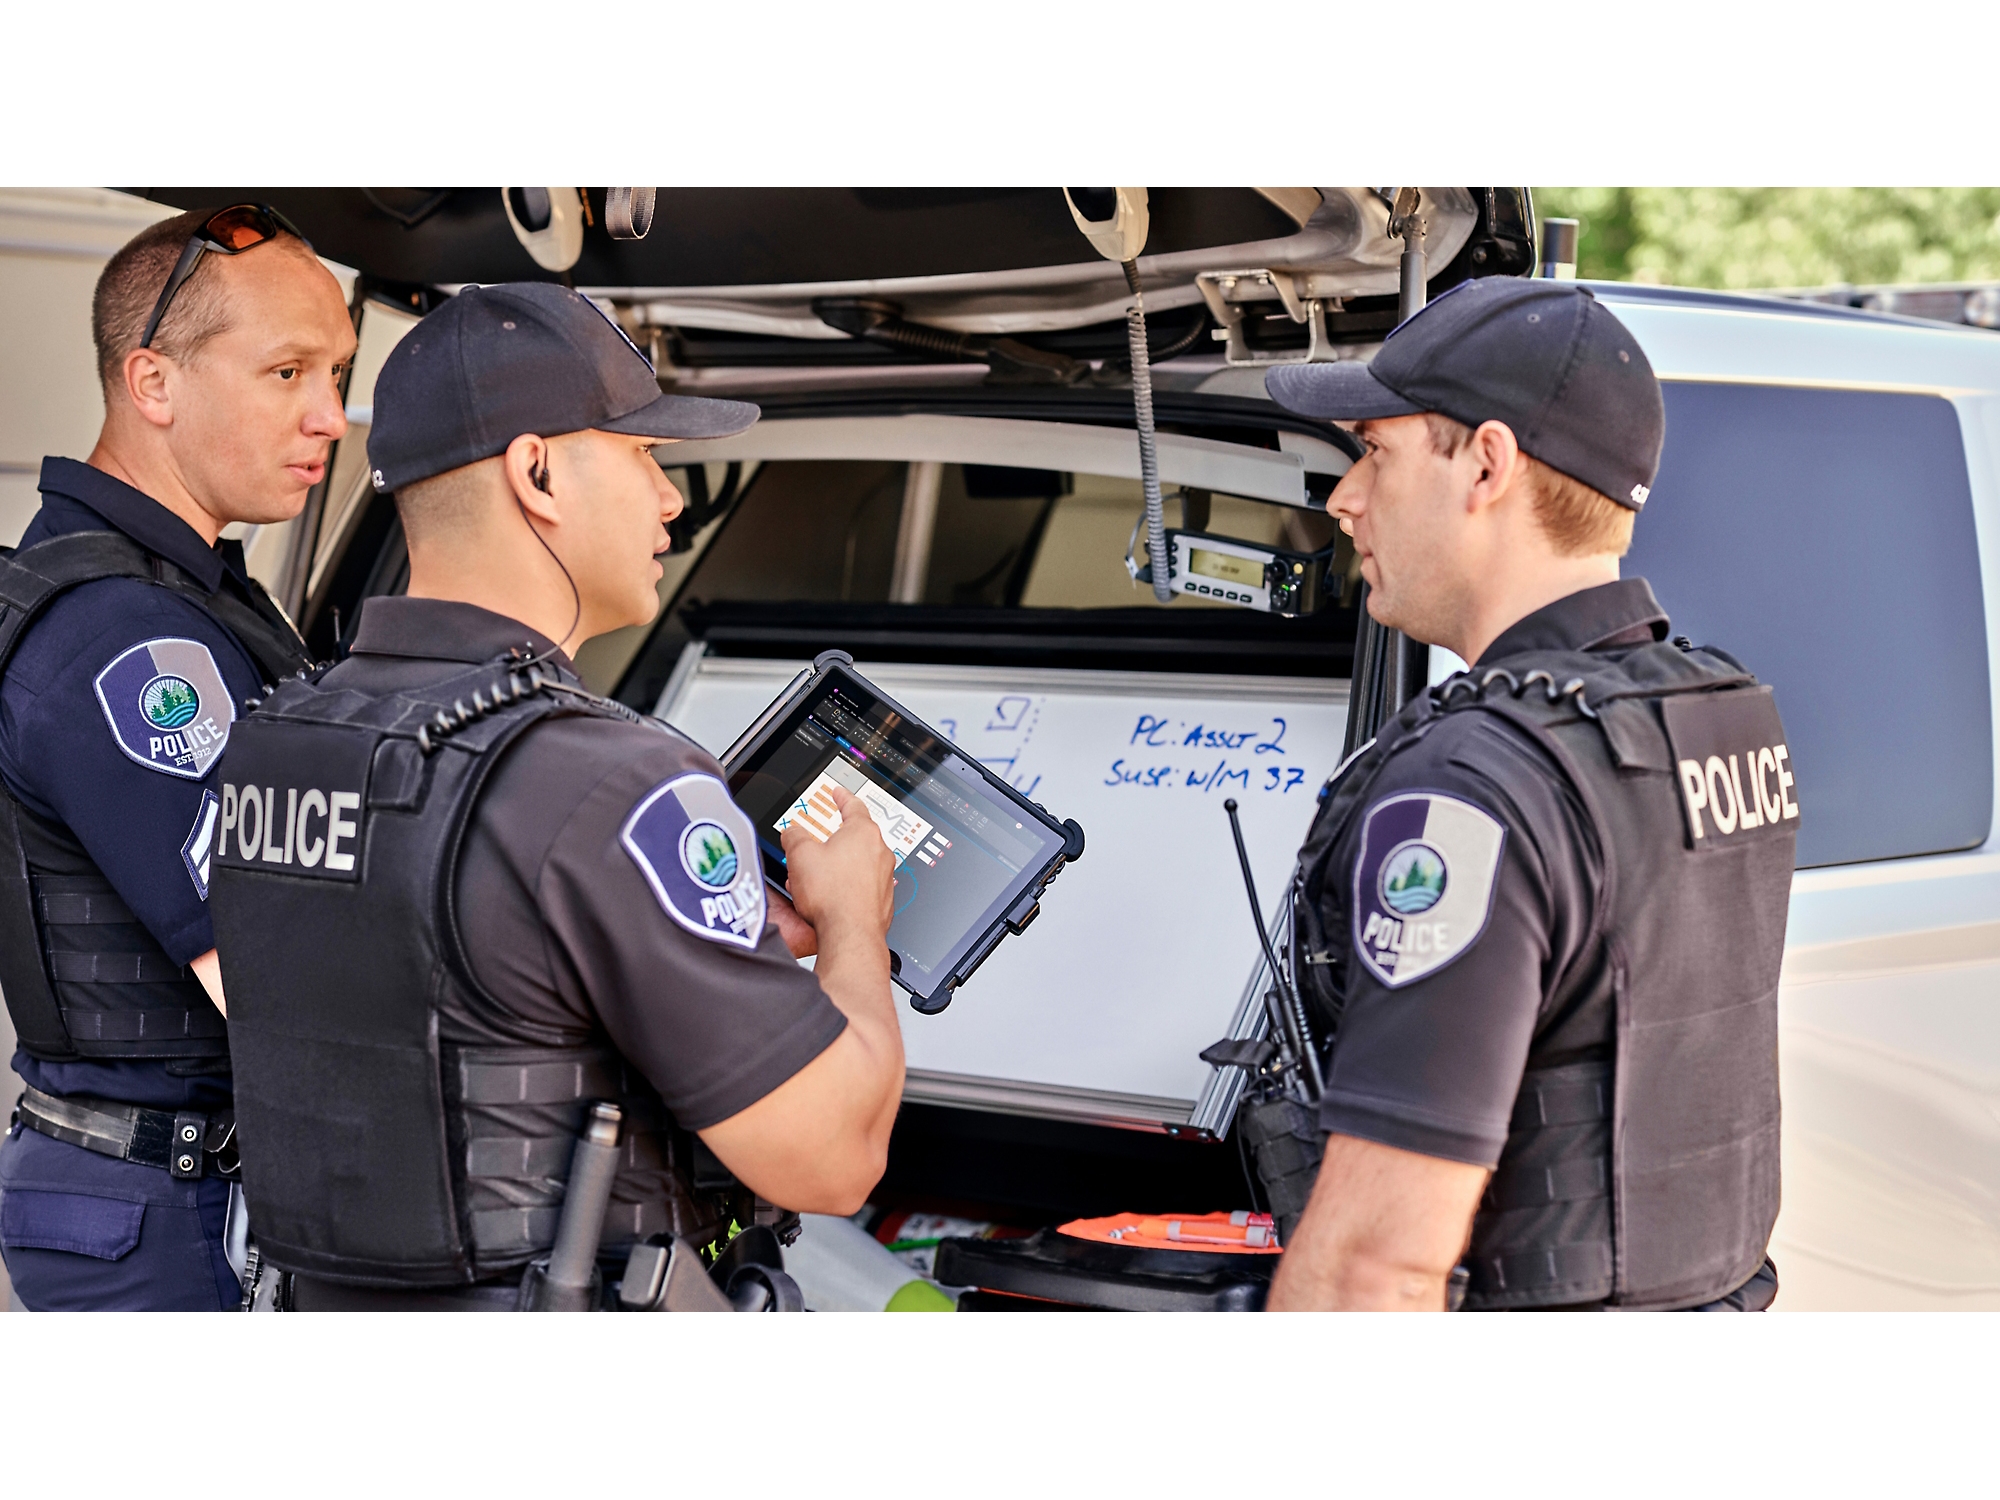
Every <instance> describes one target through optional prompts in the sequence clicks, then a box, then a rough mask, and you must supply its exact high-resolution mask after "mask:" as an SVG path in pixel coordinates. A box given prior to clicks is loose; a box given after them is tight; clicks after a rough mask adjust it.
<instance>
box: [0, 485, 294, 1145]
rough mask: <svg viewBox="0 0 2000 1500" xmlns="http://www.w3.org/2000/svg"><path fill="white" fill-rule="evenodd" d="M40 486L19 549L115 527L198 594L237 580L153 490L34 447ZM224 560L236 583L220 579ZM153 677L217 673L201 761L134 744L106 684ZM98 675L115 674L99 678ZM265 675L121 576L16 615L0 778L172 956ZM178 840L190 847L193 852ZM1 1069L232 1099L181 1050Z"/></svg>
mask: <svg viewBox="0 0 2000 1500" xmlns="http://www.w3.org/2000/svg"><path fill="white" fill-rule="evenodd" d="M41 489H42V508H41V510H40V511H39V512H38V513H37V514H36V516H35V518H34V520H33V521H31V522H30V523H29V525H28V529H27V531H26V533H24V534H23V536H22V538H21V542H20V547H21V548H22V549H25V548H28V547H31V546H33V545H34V544H35V543H37V542H40V541H45V540H47V539H48V538H50V537H57V536H63V535H67V534H69V533H71V532H78V531H121V532H123V533H125V535H127V536H129V537H131V538H132V539H133V540H134V541H136V542H138V543H139V544H140V545H141V546H143V547H145V548H147V549H148V550H149V551H151V552H154V553H156V554H157V555H159V556H161V557H164V558H166V559H167V560H168V561H169V562H172V563H174V564H175V565H177V566H178V567H180V568H182V569H184V570H185V571H186V572H187V573H188V574H190V575H191V576H192V577H194V578H195V579H197V580H198V581H199V582H200V583H201V584H202V585H203V586H204V587H205V588H207V589H208V590H209V591H210V592H211V593H214V592H215V591H217V590H219V589H222V588H225V587H235V586H237V585H240V584H242V583H243V582H244V580H246V579H247V576H248V575H247V574H246V573H245V571H244V566H243V549H242V547H241V546H240V545H239V544H238V543H236V542H233V541H225V542H222V543H219V544H217V545H216V546H214V547H211V546H209V545H208V544H207V543H206V542H204V541H202V539H201V538H200V536H198V535H197V534H196V533H195V531H194V529H193V528H192V527H191V526H189V525H188V524H187V523H186V522H185V521H183V520H181V519H180V517H178V516H176V515H175V514H174V513H173V512H172V511H170V510H168V509H167V508H166V507H165V506H163V505H161V504H160V503H159V502H158V501H156V500H154V499H152V498H151V497H150V496H147V495H145V494H142V493H141V492H140V491H138V490H136V489H133V488H132V487H131V486H130V485H128V484H125V483H124V482H123V481H121V480H118V479H114V478H113V477H112V476H111V475H109V474H106V473H105V472H103V471H102V470H100V469H94V468H92V467H90V466H89V465H88V464H81V463H77V462H75V461H74V460H71V459H66V458H50V459H47V460H45V461H44V462H43V464H42V480H41ZM231 573H233V574H235V575H236V580H237V584H231V583H229V582H228V581H227V575H228V574H231ZM160 643H167V644H165V645H161V644H160ZM155 654H158V655H160V656H161V657H162V659H167V658H168V657H171V659H172V661H173V663H174V664H175V666H176V672H175V673H173V674H166V673H156V672H154V671H153V669H152V668H151V667H150V666H149V665H147V664H148V663H150V662H151V660H152V658H153V656H154V655H155ZM140 658H144V661H143V662H141V661H140ZM135 663H137V665H136V666H135ZM135 673H136V676H135ZM209 673H212V674H213V677H212V678H208V677H207V675H206V674H209ZM155 675H158V676H168V675H172V676H175V677H178V678H181V679H186V680H192V681H194V682H196V683H197V684H198V685H199V686H201V687H206V686H208V682H209V681H212V680H213V679H219V680H220V682H221V684H222V687H223V689H224V690H225V693H226V696H227V698H228V700H229V701H228V702H227V703H225V704H221V705H218V704H215V703H212V702H208V701H206V698H204V701H203V705H202V712H203V716H204V720H211V719H212V720H214V721H216V723H217V727H218V728H219V729H220V730H221V739H220V741H219V742H218V743H213V744H209V745H204V747H203V752H202V753H203V754H204V755H206V756H207V757H208V759H207V760H206V763H205V764H201V765H191V764H177V763H176V762H175V761H174V760H172V759H171V758H169V757H167V756H164V755H160V756H154V755H150V754H149V753H148V751H149V745H148V743H147V742H146V740H145V739H144V738H142V737H141V734H140V732H139V730H138V728H136V727H135V723H136V717H137V714H138V713H139V712H140V710H139V708H138V706H137V698H136V696H135V695H136V693H137V691H138V689H136V688H135V689H134V690H133V692H132V693H125V692H122V691H120V690H118V688H119V686H120V685H122V684H123V683H124V680H125V678H127V677H133V678H134V680H135V681H137V682H140V683H144V682H146V681H147V680H148V679H149V678H150V677H152V676H155ZM102 684H112V685H113V686H112V687H111V688H105V689H104V690H103V691H100V689H101V686H102ZM263 685H264V684H263V678H262V675H261V674H260V673H259V672H258V670H257V667H256V664H255V662H254V661H253V660H252V658H251V656H250V654H249V653H248V652H247V651H246V650H244V648H243V647H242V646H241V645H240V644H239V643H238V642H237V640H236V637H235V636H234V635H232V634H231V633H230V632H229V630H228V629H227V628H225V627H224V626H223V625H222V624H221V623H220V622H219V621H218V620H217V619H216V618H215V617H214V616H213V615H211V614H209V613H208V612H207V611H206V610H204V609H202V608H201V606H200V605H199V604H198V603H197V602H195V601H194V600H192V599H189V598H187V597H186V596H184V595H182V594H179V593H176V592H174V591H173V590H171V589H164V588H159V587H156V586H154V585H152V584H148V583H142V582H139V581H138V580H136V579H129V578H106V579H100V580H99V581H97V582H95V583H86V584H81V585H79V586H78V587H76V588H73V589H70V590H69V591H67V592H66V593H64V594H62V595H61V596H60V597H59V598H57V600H56V601H55V603H54V604H52V605H50V606H49V608H48V610H47V612H46V613H44V614H43V616H42V617H41V619H39V620H37V621H36V622H35V623H34V624H33V625H32V626H30V627H29V629H28V633H27V635H26V636H25V637H24V638H23V639H22V641H21V643H20V645H19V647H18V648H17V649H16V650H15V653H14V657H13V660H12V661H11V662H10V663H9V664H8V667H7V673H6V677H5V679H4V680H0V778H4V779H5V781H6V784H7V789H8V790H9V791H11V792H12V793H13V794H14V796H15V797H17V798H18V799H19V800H20V801H21V802H22V803H23V805H25V806H26V807H27V808H28V809H29V810H30V811H31V812H33V813H35V814H37V815H38V816H40V817H42V818H45V819H48V820H49V821H51V822H55V823H59V824H61V825H62V826H64V827H66V828H67V829H69V831H70V832H71V833H72V834H73V835H75V837H76V839H77V841H78V842H79V843H81V844H82V845H83V847H84V849H85V851H86V852H87V853H88V854H89V855H90V857H91V859H92V860H93V861H95V863H96V865H97V867H98V869H99V870H101V871H102V872H103V873H104V876H105V878H106V879H107V880H109V881H110V882H111V884H112V886H113V887H114V888H115V889H116V890H117V892H118V894H119V896H120V897H121V898H122V899H123V900H124V902H125V904H126V905H127V906H129V907H130V908H131V909H132V912H133V914H134V915H135V916H137V917H138V919H139V921H140V922H142V923H143V924H144V925H145V927H146V929H147V931H149V932H150V933H151V934H152V935H153V937H154V938H155V939H156V940H158V942H159V944H160V946H161V947H162V948H163V949H165V950H166V954H167V957H168V958H170V959H172V960H173V961H174V962H176V963H183V964H184V963H187V962H188V961H189V960H190V959H194V958H198V957H200V956H201V955H202V954H204V953H206V952H207V951H208V950H209V949H211V948H213V947H214V946H215V934H214V929H213V927H212V926H211V924H210V921H209V914H208V892H207V890H206V887H205V883H204V880H203V867H204V864H205V859H204V858H201V857H199V856H201V855H202V851H201V850H199V849H192V850H191V840H194V839H196V838H197V837H198V835H199V832H200V829H201V826H202V816H203V804H204V799H205V797H206V795H207V794H208V793H209V791H210V790H211V788H212V787H213V786H214V783H215V780H216V775H217V773H216V770H215V766H216V764H217V762H218V761H219V759H220V754H221V750H222V747H223V746H224V745H226V744H227V742H228V730H229V726H230V724H231V723H232V722H233V719H234V717H235V716H236V715H240V714H241V713H243V712H244V705H245V703H246V702H247V700H249V699H251V698H255V697H257V696H259V694H260V693H261V691H262V689H263ZM107 694H109V702H108V703H107V697H106V695H107ZM127 698H131V699H132V700H133V701H131V702H127V701H126V700H127ZM155 708H156V711H157V712H158V713H159V715H160V718H161V720H162V721H163V722H164V721H166V720H170V719H172V718H173V717H174V715H175V708H176V705H175V704H173V703H170V702H166V701H162V702H161V703H159V704H157V705H155ZM218 710H220V711H218ZM183 711H185V710H183ZM190 772H197V773H198V774H188V773H190ZM190 852H192V853H193V854H195V855H196V856H197V858H195V859H194V860H193V861H191V860H190V857H189V856H190ZM14 1070H15V1072H17V1073H19V1074H20V1075H21V1076H22V1077H23V1078H25V1079H26V1080H27V1081H28V1082H29V1083H31V1084H33V1085H34V1086H35V1087H37V1088H40V1089H43V1090H45V1091H47V1092H49V1093H52V1094H91V1095H96V1096H98V1097H101V1098H108V1099H117V1100H121V1101H123V1102H125V1103H128V1104H143V1105H148V1106H151V1107H154V1108H159V1109H179V1108H188V1109H199V1110H214V1109H219V1108H222V1107H224V1106H226V1105H227V1104H228V1103H229V1098H230V1089H229V1080H228V1077H227V1074H226V1071H222V1070H213V1071H209V1072H206V1073H204V1072H203V1071H202V1070H201V1069H200V1068H199V1067H194V1068H190V1067H189V1066H188V1065H186V1064H170V1063H165V1062H159V1061H146V1060H131V1061H127V1060H122V1059H120V1060H105V1059H91V1060H89V1061H83V1062H67V1063H48V1062H40V1061H37V1060H36V1059H34V1058H32V1057H29V1056H28V1054H27V1053H26V1052H17V1053H16V1054H15V1056H14Z"/></svg>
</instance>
